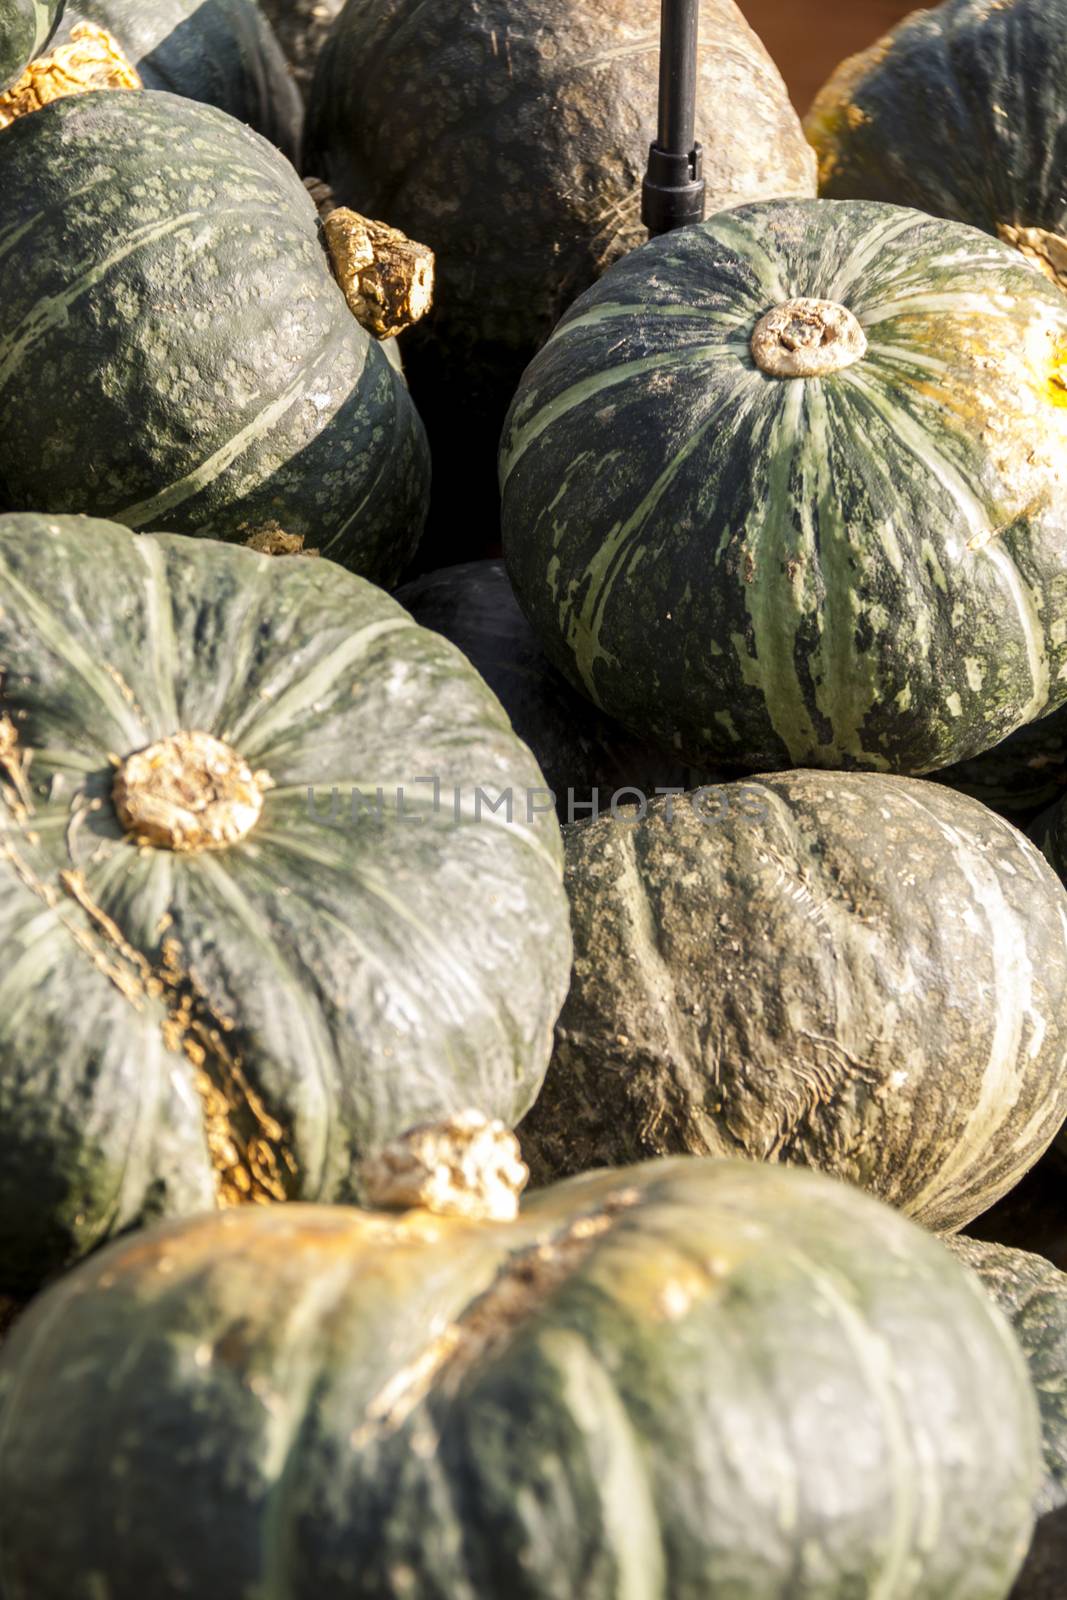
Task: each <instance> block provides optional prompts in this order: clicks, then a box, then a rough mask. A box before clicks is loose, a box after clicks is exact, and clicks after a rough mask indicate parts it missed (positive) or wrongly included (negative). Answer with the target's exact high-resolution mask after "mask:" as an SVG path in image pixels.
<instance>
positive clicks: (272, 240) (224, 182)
mask: <svg viewBox="0 0 1067 1600" xmlns="http://www.w3.org/2000/svg"><path fill="white" fill-rule="evenodd" d="M0 192H2V194H3V196H4V203H3V208H2V212H0V271H2V272H3V274H4V294H3V297H2V299H0V419H2V420H0V506H3V507H4V508H6V509H9V510H34V511H47V512H79V513H80V512H86V513H88V514H91V515H94V516H96V515H99V516H106V517H108V518H109V519H111V520H112V521H115V522H122V523H125V524H126V525H127V526H129V527H133V528H137V529H144V528H147V529H166V530H167V531H169V532H176V533H203V534H208V535H209V536H211V537H218V538H227V539H234V540H238V541H243V540H244V539H246V538H247V537H248V534H249V532H250V531H252V530H254V529H256V528H257V527H259V526H261V525H262V524H264V523H268V522H275V523H280V524H281V525H282V527H283V528H285V529H286V530H287V531H288V532H289V533H293V534H300V535H303V536H304V538H305V539H306V542H307V544H308V545H309V546H311V547H313V548H316V549H318V550H320V551H321V552H322V553H323V555H327V556H329V557H330V558H331V559H332V560H334V561H338V562H340V563H341V564H342V565H344V566H348V567H351V568H353V569H354V570H357V571H359V572H361V573H362V574H363V575H364V576H366V577H370V578H373V579H374V580H375V581H378V582H383V583H389V582H395V581H396V579H397V578H398V577H399V575H400V573H401V571H402V570H403V568H404V566H405V565H406V563H407V561H408V559H409V557H410V556H411V554H412V552H413V550H414V548H415V545H416V544H417V542H418V538H419V533H420V530H421V527H422V522H423V518H424V516H425V511H426V504H427V498H428V493H429V486H428V474H429V458H428V451H427V446H426V440H425V435H424V433H423V430H422V425H421V423H420V422H419V419H418V417H417V415H416V413H415V410H414V408H413V406H412V404H411V400H410V397H409V395H408V391H407V388H406V386H405V384H404V382H403V380H402V378H401V377H400V375H399V374H398V373H397V372H396V371H395V369H394V368H393V366H392V365H391V364H390V362H389V361H388V360H387V359H386V357H385V356H384V355H383V354H382V351H381V349H380V347H379V345H378V344H377V342H376V341H375V340H373V339H372V338H370V336H369V335H368V334H367V333H365V332H364V330H363V329H362V328H361V327H360V326H359V324H358V323H357V322H356V321H355V319H354V318H353V317H352V315H351V313H350V312H349V310H348V307H347V305H346V303H345V299H344V296H343V294H342V293H341V290H340V288H339V287H338V285H337V283H336V282H335V280H334V278H333V276H332V275H331V272H330V268H329V263H328V261H327V258H326V255H325V252H324V247H323V243H322V240H321V236H320V230H319V223H318V218H317V215H316V212H315V208H314V206H313V204H312V202H311V200H310V198H309V196H308V194H307V193H306V191H305V190H304V187H303V185H302V184H301V182H300V180H299V179H298V177H297V175H296V173H295V172H294V171H293V169H292V167H291V166H290V165H289V163H288V162H287V161H286V160H285V159H284V158H283V157H282V156H281V155H280V154H279V153H278V151H277V150H275V149H274V148H273V146H271V145H270V144H268V143H267V141H266V140H264V139H262V138H261V137H260V136H259V135H258V134H256V133H253V132H252V131H251V130H250V129H248V128H246V127H244V126H243V125H242V124H240V123H238V122H236V121H235V120H234V119H233V118H231V117H228V116H226V115H225V114H224V113H223V112H221V111H217V110H215V109H214V108H213V107H210V106H204V105H197V104H194V103H192V102H191V101H187V100H180V99H178V98H176V97H175V96H172V95H167V94H161V93H155V92H153V93H148V92H145V93H123V94H113V93H112V94H91V95H83V96H76V97H73V98H70V99H67V100H61V101H58V102H56V103H54V104H52V105H50V106H47V107H46V108H45V109H44V110H42V111H39V112H37V113H35V115H33V116H32V117H23V118H21V119H20V120H19V121H18V122H17V123H16V124H15V125H14V126H13V127H11V128H9V129H8V130H7V131H6V133H5V135H4V137H3V139H0Z"/></svg>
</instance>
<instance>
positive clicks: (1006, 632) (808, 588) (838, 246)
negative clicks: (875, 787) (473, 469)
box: [500, 200, 1067, 773]
mask: <svg viewBox="0 0 1067 1600" xmlns="http://www.w3.org/2000/svg"><path fill="white" fill-rule="evenodd" d="M798 301H799V302H801V306H800V309H799V310H797V309H796V303H797V302H798ZM813 306H814V307H815V309H814V310H813ZM776 308H777V309H776ZM779 316H781V317H782V318H784V319H786V322H787V323H788V325H787V326H783V328H782V330H781V337H780V338H778V339H777V340H776V341H775V342H773V344H772V346H771V348H769V349H767V348H764V349H763V350H762V352H761V355H760V361H759V362H757V360H756V359H755V357H754V354H753V348H754V342H755V344H757V345H758V343H759V341H760V340H761V339H763V340H767V339H769V338H771V336H772V334H773V327H774V322H775V319H776V317H779ZM790 317H792V318H793V319H794V320H793V321H792V322H791V323H789V318H790ZM797 318H799V319H800V321H797V320H796V319H797ZM805 319H807V320H805ZM832 323H833V324H835V327H833V328H832V327H831V324H832ZM812 340H814V341H815V342H811V341H812ZM797 341H800V352H799V354H798V353H797V351H796V350H794V349H793V348H792V346H793V344H795V343H796V342H797ZM805 341H808V342H805ZM819 341H821V342H819ZM864 344H865V345H866V349H865V352H864V351H863V345H864ZM801 361H803V363H804V364H805V365H807V366H812V367H817V366H819V365H820V364H826V365H827V366H828V367H829V369H830V370H827V371H825V372H824V373H823V375H821V376H784V375H777V373H778V371H779V370H780V369H782V368H784V367H789V366H791V365H794V364H796V363H799V362H801ZM1065 374H1067V305H1065V303H1064V300H1063V297H1062V295H1061V294H1060V293H1059V292H1058V291H1057V290H1056V289H1054V288H1053V286H1052V285H1051V284H1046V283H1045V282H1043V280H1041V279H1040V278H1039V277H1038V276H1037V274H1035V273H1034V272H1033V271H1032V270H1031V269H1030V268H1029V267H1027V266H1026V265H1025V264H1024V263H1023V262H1021V261H1020V260H1019V258H1018V255H1017V254H1016V253H1015V252H1014V251H1012V250H1009V249H1008V248H1007V246H1005V245H1002V244H999V243H997V242H996V241H995V240H989V239H985V238H983V237H982V236H981V235H980V234H977V233H975V232H974V230H973V229H969V228H962V227H960V226H958V225H957V224H953V223H947V222H939V221H935V220H933V219H931V218H928V217H923V216H920V215H919V214H918V213H917V212H914V211H906V210H903V209H900V208H896V207H889V206H878V205H871V204H867V203H865V202H861V201H854V202H850V203H845V202H841V201H826V200H823V201H781V202H773V201H772V202H767V203H765V204H761V205H755V206H744V207H740V208H738V209H736V210H734V211H730V212H724V213H721V214H720V215H719V216H718V217H714V218H712V219H711V220H710V221H709V222H706V223H704V224H701V225H700V226H698V227H693V228H687V229H683V230H681V232H679V233H677V234H671V235H668V236H667V237H665V238H663V239H658V240H655V241H653V242H652V243H650V244H648V245H646V246H645V247H644V248H643V249H640V250H635V251H634V252H632V254H630V255H629V256H628V257H627V258H626V259H625V260H623V261H621V262H619V263H617V265H616V266H615V267H613V268H612V269H611V271H610V272H609V273H607V274H606V275H605V276H604V277H603V278H602V279H601V281H600V283H599V284H598V285H597V286H596V287H595V288H593V289H591V290H590V291H589V292H588V293H587V294H586V295H584V296H583V297H582V298H581V299H580V300H579V301H578V302H577V304H576V305H575V306H574V307H573V308H572V310H571V311H570V312H569V313H568V314H567V316H566V317H565V318H564V319H563V321H562V322H561V323H560V325H559V327H558V328H557V329H556V332H555V333H554V334H553V336H552V338H551V339H550V341H549V343H548V344H547V345H546V346H545V348H544V349H543V350H542V351H541V352H540V354H539V355H538V356H537V358H536V359H535V361H534V362H533V363H532V365H531V366H530V368H529V369H528V371H527V373H526V375H525V377H524V378H523V382H522V385H521V387H520V389H519V391H518V394H517V395H516V398H515V401H514V404H513V406H512V409H511V413H510V415H509V419H508V425H507V428H506V431H505V435H504V439H503V442H502V446H501V458H500V459H501V482H502V485H503V493H504V505H503V535H504V554H505V557H506V560H507V566H508V572H509V575H510V577H511V580H512V583H513V585H514V587H515V592H516V595H517V597H518V600H519V603H520V605H521V606H522V607H523V609H524V611H525V612H526V615H527V616H528V617H529V619H530V621H531V623H532V624H533V627H534V630H535V632H536V633H537V634H538V636H539V638H540V639H541V642H542V644H543V646H544V648H545V651H546V653H547V655H548V656H549V659H550V660H551V661H552V662H553V663H554V664H555V665H556V666H557V667H559V668H560V670H561V671H563V672H564V673H566V674H567V676H568V677H569V678H570V679H571V681H572V682H573V683H574V684H575V685H576V686H577V687H579V688H581V689H583V690H584V691H585V693H586V694H587V695H588V696H589V697H590V698H591V699H593V700H594V701H595V702H596V703H597V704H598V705H599V706H600V707H601V708H602V709H603V710H604V711H605V712H607V713H608V714H609V715H611V716H615V717H617V718H618V719H619V720H620V721H622V722H623V723H625V724H626V725H627V726H629V727H631V728H632V729H633V730H634V731H635V732H637V733H640V734H642V735H643V736H645V737H648V738H653V739H655V740H656V741H657V742H659V743H669V744H672V745H674V746H676V747H678V748H680V749H682V750H684V751H685V752H686V753H687V754H688V756H689V758H690V759H691V760H693V761H694V762H697V763H708V762H715V761H727V762H734V763H737V764H738V765H742V766H747V767H750V768H752V767H754V768H757V769H759V770H767V769H768V768H773V767H789V766H802V765H805V766H829V767H842V766H844V767H853V766H855V767H871V768H875V769H878V770H882V771H893V772H904V773H921V772H925V771H928V770H931V769H934V768H937V767H941V766H946V765H948V764H949V763H950V762H952V761H958V760H961V759H964V758H966V757H968V756H971V755H975V754H977V753H978V752H979V751H981V750H984V749H987V748H988V747H989V746H990V745H992V744H995V743H997V741H998V740H1000V739H1002V738H1004V737H1005V736H1006V735H1007V734H1009V733H1010V732H1012V730H1013V729H1014V728H1016V727H1018V726H1019V725H1020V724H1022V723H1023V722H1026V721H1029V720H1031V719H1033V718H1034V717H1036V716H1039V715H1040V714H1041V713H1042V712H1043V711H1045V710H1049V711H1052V710H1054V709H1055V708H1056V707H1057V706H1058V705H1059V704H1060V703H1061V702H1062V700H1063V698H1064V694H1065V693H1067V638H1065V636H1064V631H1063V625H1062V618H1063V615H1064V611H1065V608H1067V488H1065V486H1064V481H1063V476H1062V461H1063V456H1064V452H1065V450H1067V392H1065V389H1064V387H1063V384H1064V382H1067V378H1065Z"/></svg>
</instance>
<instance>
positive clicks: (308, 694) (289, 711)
mask: <svg viewBox="0 0 1067 1600" xmlns="http://www.w3.org/2000/svg"><path fill="white" fill-rule="evenodd" d="M417 627H418V624H417V623H416V622H415V621H414V620H413V618H411V617H409V616H408V615H407V613H406V612H401V613H400V615H399V616H395V617H383V618H381V619H380V620H379V621H378V622H368V623H367V624H366V626H365V627H362V628H358V629H357V630H356V631H355V633H350V634H349V635H348V637H347V638H345V639H342V641H341V643H340V644H339V645H337V647H336V648H335V649H333V650H331V651H330V652H329V654H328V655H324V656H321V657H320V658H319V660H318V661H316V662H315V663H314V665H312V666H310V667H309V668H308V669H307V671H306V672H305V673H303V675H302V676H301V677H300V678H299V679H298V681H297V682H295V683H290V685H289V688H288V689H285V690H283V691H282V693H281V694H280V695H278V697H277V699H273V700H272V701H271V702H270V704H269V705H268V706H267V708H266V709H264V706H263V703H262V702H260V703H258V704H257V703H256V702H255V701H251V702H250V703H249V704H248V705H247V706H246V708H245V711H244V714H243V715H241V716H238V718H237V721H236V722H235V723H234V724H233V726H232V728H230V729H228V730H227V732H226V735H225V737H226V739H227V740H228V741H230V742H232V743H239V744H240V747H241V749H242V750H243V752H244V755H245V758H246V760H263V759H264V758H265V756H266V753H267V750H268V748H269V742H270V738H271V736H272V735H273V734H275V733H276V732H277V731H278V730H279V729H284V730H285V731H287V732H290V733H291V732H292V730H293V728H294V727H295V726H297V724H298V723H299V721H300V718H301V717H302V716H304V715H306V714H307V712H308V711H310V709H311V708H312V707H313V706H314V704H315V702H316V701H317V700H320V699H321V698H322V697H323V696H324V695H329V694H331V692H332V693H336V689H337V683H338V681H339V680H340V679H341V677H342V675H343V674H344V673H345V672H347V671H348V669H349V668H350V667H352V666H354V664H355V663H356V662H357V661H359V660H360V659H361V658H362V657H363V656H365V655H366V654H367V652H368V651H369V650H370V649H371V647H372V646H373V645H375V644H377V642H378V640H379V639H384V638H386V637H387V636H388V635H389V634H391V633H401V632H404V631H405V630H409V629H414V628H417ZM267 687H268V686H267V685H266V684H263V685H261V687H260V692H261V693H263V692H265V691H266V690H267Z"/></svg>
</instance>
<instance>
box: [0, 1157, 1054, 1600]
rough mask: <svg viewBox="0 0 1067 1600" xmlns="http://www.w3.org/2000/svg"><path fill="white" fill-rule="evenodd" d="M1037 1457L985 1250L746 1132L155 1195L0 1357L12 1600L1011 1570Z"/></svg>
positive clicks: (643, 1593)
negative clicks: (484, 1175) (135, 1229)
mask: <svg viewBox="0 0 1067 1600" xmlns="http://www.w3.org/2000/svg"><path fill="white" fill-rule="evenodd" d="M1040 1470H1041V1469H1040V1429H1039V1423H1038V1417H1037V1407H1036V1404H1035V1400H1034V1396H1033V1391H1032V1388H1031V1385H1030V1381H1029V1378H1028V1375H1027V1369H1026V1364H1025V1362H1024V1360H1023V1357H1022V1354H1021V1352H1020V1350H1019V1348H1018V1345H1017V1344H1016V1342H1015V1340H1014V1339H1013V1338H1012V1335H1011V1331H1010V1328H1009V1327H1008V1325H1007V1323H1006V1322H1005V1321H1004V1319H1003V1317H1002V1316H1001V1315H1000V1313H999V1312H998V1311H997V1310H996V1308H995V1306H994V1305H993V1304H992V1302H991V1300H990V1299H989V1297H988V1296H987V1295H986V1293H985V1292H984V1291H983V1289H982V1287H981V1285H980V1284H979V1283H978V1282H977V1280H976V1279H975V1278H974V1277H973V1275H972V1274H971V1273H969V1272H966V1271H964V1269H963V1268H961V1267H960V1266H959V1265H958V1264H957V1263H956V1262H955V1261H953V1259H952V1257H951V1256H950V1255H949V1254H948V1252H947V1251H946V1250H945V1249H944V1247H943V1246H942V1245H941V1244H940V1243H939V1241H937V1240H936V1239H933V1238H931V1237H929V1236H928V1235H926V1234H924V1233H923V1232H922V1231H921V1230H920V1229H918V1228H916V1227H915V1226H914V1225H913V1224H911V1223H909V1222H907V1221H906V1220H905V1219H904V1218H902V1217H900V1216H898V1215H896V1214H894V1213H893V1212H892V1211H890V1210H889V1209H888V1208H886V1207H884V1206H880V1205H878V1204H877V1203H876V1202H875V1201H873V1200H872V1199H871V1198H870V1197H868V1196H866V1195H863V1194H860V1193H858V1192H856V1191H855V1190H851V1189H849V1188H848V1187H846V1186H845V1185H843V1184H835V1183H831V1182H829V1181H828V1180H827V1179H825V1178H822V1177H820V1176H818V1175H816V1174H812V1173H801V1172H786V1171H781V1170H778V1169H775V1168H771V1167H760V1166H756V1165H751V1164H746V1163H740V1162H713V1161H687V1160H674V1161H664V1162H655V1163H650V1164H648V1165H647V1166H643V1167H636V1168H631V1169H628V1170H624V1171H620V1172H603V1173H597V1174H595V1175H591V1176H589V1177H585V1178H581V1179H579V1180H577V1181H575V1182H571V1183H567V1184H562V1185H559V1186H558V1187H556V1188H554V1189H552V1190H549V1191H545V1192H543V1193H541V1194H536V1195H534V1196H533V1197H532V1198H531V1199H530V1200H529V1201H528V1202H527V1203H526V1204H525V1205H524V1206H523V1209H522V1211H521V1213H520V1215H519V1217H518V1219H517V1220H515V1221H512V1222H497V1223H486V1222H478V1221H470V1220H461V1219H457V1218H453V1217H441V1216H435V1215H431V1214H430V1213H428V1212H425V1211H422V1210H409V1211H406V1212H405V1213H404V1214H402V1215H401V1214H397V1213H392V1214H389V1213H381V1212H378V1213H373V1212H372V1213H368V1212H360V1211H353V1210H348V1209H345V1208H342V1207H336V1206H335V1207H311V1206H284V1207H283V1206H268V1207H265V1208H263V1209H259V1208H250V1209H248V1210H246V1211H244V1212H242V1213H240V1214H238V1215H235V1216H229V1217H223V1218H221V1219H220V1218H211V1217H207V1218H199V1219H195V1220H192V1221H188V1222H185V1223H181V1224H177V1225H171V1226H168V1227H165V1228H161V1229H157V1230H155V1231H153V1232H152V1233H151V1234H150V1235H147V1234H146V1235H143V1236H141V1237H140V1238H137V1239H133V1240H128V1241H122V1242H120V1243H118V1244H116V1245H113V1246H112V1247H111V1248H110V1249H109V1250H107V1251H106V1252H104V1253H102V1254H101V1255H100V1256H99V1257H98V1258H97V1259H96V1260H94V1261H91V1262H87V1263H85V1264H83V1265H82V1266H81V1267H80V1268H78V1269H77V1270H76V1271H74V1272H72V1273H70V1274H69V1275H68V1276H67V1277H65V1278H64V1279H63V1280H62V1282H60V1283H59V1284H58V1285H56V1286H55V1287H53V1288H51V1289H50V1290H49V1291H48V1293H47V1294H46V1295H43V1296H42V1297H41V1298H40V1300H39V1301H38V1302H37V1304H36V1305H33V1306H31V1307H30V1308H29V1310H28V1311H27V1312H26V1313H25V1314H24V1315H23V1316H22V1317H21V1318H20V1320H19V1321H18V1322H17V1323H16V1324H15V1327H14V1329H13V1330H12V1332H11V1335H10V1337H9V1339H8V1341H7V1343H6V1345H5V1346H4V1347H3V1349H2V1350H0V1571H2V1572H3V1583H4V1596H5V1600H71V1596H74V1595H77V1596H82V1595H84V1596H86V1597H88V1596H89V1595H90V1594H91V1593H93V1592H94V1590H95V1592H96V1593H98V1594H101V1595H103V1594H107V1595H108V1597H109V1600H143V1597H144V1596H145V1595H151V1597H152V1600H179V1597H181V1600H184V1597H186V1596H188V1595H191V1594H201V1595H205V1596H208V1595H210V1596H219V1597H220V1600H221V1597H222V1596H226V1597H227V1600H229V1597H236V1596H238V1595H242V1596H243V1595H248V1596H251V1595H263V1596H266V1595H282V1594H287V1595H292V1596H294V1597H295V1596H297V1595H299V1596H301V1597H304V1596H312V1595H314V1596H322V1597H325V1596H331V1597H334V1596H349V1595H352V1596H355V1595H360V1596H368V1597H370V1596H373V1597H374V1600H414V1597H417V1600H457V1597H459V1596H464V1597H468V1596H469V1597H473V1596H479V1597H485V1600H490V1597H493V1600H504V1597H509V1600H510V1597H516V1600H519V1597H521V1600H621V1597H629V1600H654V1597H655V1600H659V1597H666V1596H670V1600H768V1597H769V1596H772V1595H773V1596H787V1595H788V1596H790V1597H794V1596H795V1597H798V1600H799V1597H800V1596H803V1597H804V1600H845V1597H846V1596H848V1597H856V1600H858V1597H860V1596H865V1597H870V1600H874V1597H875V1596H878V1597H880V1600H947V1597H948V1596H958V1597H961V1600H963V1597H965V1600H1004V1597H1005V1596H1006V1595H1007V1593H1008V1590H1009V1588H1010V1586H1011V1582H1012V1579H1013V1576H1014V1574H1015V1572H1016V1570H1017V1568H1018V1566H1019V1564H1020V1562H1021V1560H1022V1558H1023V1555H1024V1552H1025V1549H1026V1545H1027V1542H1028V1540H1029V1537H1030V1531H1031V1528H1032V1526H1033V1511H1032V1504H1033V1496H1034V1494H1035V1491H1036V1489H1037V1485H1038V1482H1039V1478H1040ZM57 1507H62V1515H57ZM90 1574H91V1575H92V1587H90V1586H89V1585H88V1583H87V1581H86V1580H87V1575H90Z"/></svg>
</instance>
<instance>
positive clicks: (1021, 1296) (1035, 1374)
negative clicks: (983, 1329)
mask: <svg viewBox="0 0 1067 1600" xmlns="http://www.w3.org/2000/svg"><path fill="white" fill-rule="evenodd" d="M947 1243H948V1245H949V1248H950V1249H951V1251H952V1253H953V1255H954V1256H956V1258H957V1260H959V1261H962V1262H963V1264H964V1266H967V1267H970V1268H971V1270H972V1271H973V1272H976V1273H977V1274H978V1276H979V1277H980V1278H981V1279H982V1282H983V1283H984V1284H985V1287H986V1289H987V1290H988V1291H989V1293H990V1294H991V1295H992V1297H993V1299H994V1301H995V1302H996V1304H997V1306H998V1307H999V1308H1000V1310H1001V1311H1002V1312H1003V1313H1004V1315H1005V1316H1006V1317H1007V1318H1008V1319H1009V1320H1010V1322H1011V1324H1012V1326H1013V1328H1014V1330H1015V1334H1016V1337H1017V1338H1018V1340H1019V1343H1020V1344H1021V1345H1022V1348H1023V1352H1024V1354H1025V1355H1026V1359H1027V1361H1028V1363H1029V1366H1030V1376H1031V1378H1032V1380H1033V1384H1034V1388H1035V1390H1036V1392H1037V1398H1038V1401H1039V1403H1040V1406H1041V1431H1042V1436H1043V1439H1044V1458H1045V1479H1044V1482H1043V1484H1042V1485H1041V1488H1040V1490H1039V1492H1038V1497H1037V1502H1036V1503H1037V1509H1038V1512H1039V1520H1038V1524H1037V1528H1036V1530H1035V1533H1034V1541H1033V1544H1032V1546H1031V1549H1030V1553H1029V1555H1028V1556H1027V1559H1026V1563H1025V1565H1024V1567H1023V1570H1022V1572H1021V1573H1020V1574H1019V1578H1018V1581H1017V1583H1016V1585H1015V1588H1014V1589H1013V1590H1012V1600H1062V1596H1063V1584H1064V1573H1065V1571H1067V1566H1065V1561H1067V1273H1063V1272H1057V1270H1056V1268H1055V1267H1053V1266H1051V1265H1050V1264H1049V1262H1047V1261H1043V1260H1042V1258H1041V1257H1040V1256H1035V1255H1029V1254H1027V1253H1026V1252H1025V1251H1023V1250H1008V1249H1005V1248H1004V1247H1003V1246H1002V1245H996V1244H985V1243H983V1242H981V1241H979V1240H977V1239H965V1238H962V1237H961V1238H957V1239H950V1240H948V1241H947Z"/></svg>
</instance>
